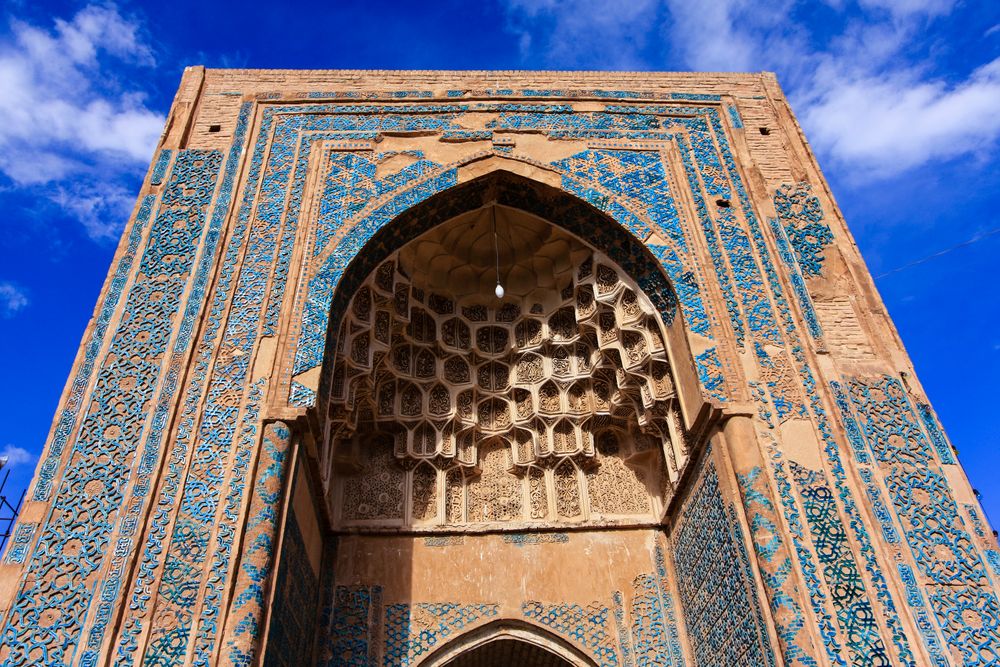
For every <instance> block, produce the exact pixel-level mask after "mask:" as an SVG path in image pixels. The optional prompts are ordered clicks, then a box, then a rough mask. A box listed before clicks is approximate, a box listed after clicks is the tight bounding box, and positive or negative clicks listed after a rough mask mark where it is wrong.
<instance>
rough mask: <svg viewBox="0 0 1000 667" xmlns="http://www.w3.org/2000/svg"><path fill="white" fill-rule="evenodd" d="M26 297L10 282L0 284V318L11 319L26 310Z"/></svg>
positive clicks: (22, 291) (23, 292)
mask: <svg viewBox="0 0 1000 667" xmlns="http://www.w3.org/2000/svg"><path fill="white" fill-rule="evenodd" d="M27 306H28V295H27V294H26V293H25V291H24V290H23V289H22V288H20V287H18V286H17V285H15V284H14V283H11V282H6V281H5V282H0V317H5V318H6V317H13V316H14V315H16V314H17V313H18V312H19V311H21V310H23V309H24V308H27Z"/></svg>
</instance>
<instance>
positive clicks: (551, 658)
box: [445, 639, 573, 667]
mask: <svg viewBox="0 0 1000 667" xmlns="http://www.w3.org/2000/svg"><path fill="white" fill-rule="evenodd" d="M572 664H573V663H571V662H567V661H566V660H563V659H562V658H561V657H559V656H558V655H556V654H555V653H552V652H551V651H548V650H546V649H544V648H542V647H541V646H537V645H535V644H529V643H528V642H525V641H521V640H519V639H497V640H494V641H491V642H489V643H487V644H483V645H481V646H478V647H476V648H474V649H471V650H469V651H465V652H464V653H461V654H459V655H458V656H457V657H455V658H454V659H452V660H449V661H448V662H447V663H445V667H507V666H508V665H524V666H525V667H528V666H530V667H568V666H570V665H572Z"/></svg>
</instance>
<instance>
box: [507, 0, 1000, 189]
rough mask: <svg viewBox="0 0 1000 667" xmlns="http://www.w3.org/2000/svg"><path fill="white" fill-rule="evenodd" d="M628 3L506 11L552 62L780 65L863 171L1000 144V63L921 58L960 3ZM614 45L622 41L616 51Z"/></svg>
mask: <svg viewBox="0 0 1000 667" xmlns="http://www.w3.org/2000/svg"><path fill="white" fill-rule="evenodd" d="M626 4H627V5H628V7H629V8H628V9H625V10H623V9H621V6H620V3H611V2H603V1H601V0H588V2H587V3H586V5H587V7H586V10H587V11H583V10H582V9H581V8H580V7H579V6H578V4H577V3H573V4H572V5H570V4H569V3H564V2H559V1H557V0H547V1H545V2H541V3H532V2H528V1H527V0H507V2H506V7H507V14H508V17H509V23H510V24H511V25H512V26H516V27H517V30H518V31H519V34H520V38H521V40H522V44H527V45H529V47H530V48H531V49H532V50H533V51H534V52H535V53H536V54H537V52H539V51H541V52H542V53H543V56H542V58H543V60H544V61H545V62H546V63H547V64H549V65H550V66H554V67H560V66H564V65H563V63H567V64H573V63H574V62H575V61H574V60H573V57H574V56H572V54H573V53H576V54H585V55H584V56H582V57H587V58H590V59H591V60H589V61H588V63H589V64H591V65H593V64H595V63H594V59H600V58H605V59H606V60H605V62H606V66H612V65H614V64H615V63H616V62H617V61H618V60H620V59H622V58H625V59H627V60H630V61H633V62H637V63H638V65H637V66H639V67H641V68H647V69H692V70H698V71H761V70H770V71H776V72H777V73H778V75H779V79H780V80H781V82H782V85H783V86H785V89H786V92H787V93H788V95H789V97H790V99H791V100H792V103H793V107H794V108H795V110H796V112H797V113H798V115H799V117H800V119H801V120H802V123H803V125H804V126H805V129H806V134H807V135H808V136H809V137H810V139H811V141H812V143H813V145H814V146H815V147H816V148H817V150H818V152H819V153H820V155H821V158H822V159H823V161H824V163H827V164H829V163H831V162H832V163H836V164H837V165H839V166H844V167H849V170H850V173H851V174H853V175H854V176H856V177H863V178H869V179H870V178H872V177H876V178H877V177H892V176H896V175H898V174H901V173H904V172H906V171H907V170H910V169H912V168H915V167H919V166H921V165H924V164H926V163H928V162H930V161H932V160H939V159H949V158H954V157H958V156H964V155H969V154H974V153H981V154H986V153H988V152H989V151H991V150H994V149H995V148H996V145H997V143H998V140H1000V59H996V60H985V59H984V60H983V61H981V62H979V63H976V64H975V65H974V66H973V68H972V69H971V71H969V72H968V73H967V74H965V75H962V74H961V73H959V75H958V76H957V77H956V76H955V73H954V72H948V73H947V74H948V75H949V78H948V79H945V78H944V76H943V75H938V74H935V72H934V69H933V67H932V65H933V60H932V58H930V57H929V56H926V57H925V56H922V55H921V53H922V50H923V51H927V52H930V51H931V50H933V48H936V47H934V45H933V44H931V43H930V42H929V38H927V37H926V36H925V33H926V28H927V26H928V24H929V23H932V22H934V21H937V20H941V17H945V16H947V15H948V14H949V13H950V12H951V11H952V10H953V9H954V7H955V2H954V0H860V3H859V4H858V5H855V4H853V3H846V2H843V1H842V0H828V1H827V2H826V4H825V5H821V4H820V3H807V2H804V1H799V2H796V0H779V1H778V2H772V3H759V2H752V1H751V0H717V1H715V2H710V3H704V2H694V1H692V0H659V1H657V2H652V1H650V0H643V1H642V2H638V3H635V5H634V6H633V5H631V4H628V3H626ZM540 18H541V19H544V20H543V21H539V20H538V19H540ZM525 26H529V27H525ZM984 37H985V36H984ZM616 41H617V44H624V46H623V47H621V46H618V45H617V44H616V46H615V47H614V48H612V47H611V46H610V45H611V44H615V43H616ZM655 44H664V45H666V46H664V47H662V48H660V49H657V48H653V47H650V46H649V45H655ZM984 52H985V49H984ZM576 57H577V58H579V57H581V56H576Z"/></svg>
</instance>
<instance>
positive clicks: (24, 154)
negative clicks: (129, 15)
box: [0, 5, 164, 238]
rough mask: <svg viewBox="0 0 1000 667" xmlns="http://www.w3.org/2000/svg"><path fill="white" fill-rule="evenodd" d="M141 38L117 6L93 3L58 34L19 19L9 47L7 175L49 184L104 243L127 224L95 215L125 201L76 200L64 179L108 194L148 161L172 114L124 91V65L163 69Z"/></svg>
mask: <svg viewBox="0 0 1000 667" xmlns="http://www.w3.org/2000/svg"><path fill="white" fill-rule="evenodd" d="M139 35H140V30H139V25H138V24H137V23H135V22H133V21H128V20H126V19H125V18H123V17H122V16H121V15H120V14H119V13H118V11H117V10H116V9H115V7H114V6H113V5H102V6H96V5H90V6H87V7H85V8H84V9H82V10H80V11H79V12H78V13H77V14H76V15H75V16H74V17H73V18H72V19H70V20H69V21H66V20H62V19H56V20H55V21H54V25H53V26H52V27H51V28H50V29H45V28H41V27H38V26H34V25H30V24H28V23H25V22H22V21H18V20H14V21H12V23H11V30H10V33H9V36H8V37H6V38H4V40H3V41H0V90H3V91H4V94H3V95H0V172H3V174H4V175H6V176H7V178H9V179H10V180H11V181H13V183H14V184H15V185H16V186H20V187H32V186H36V187H37V186H48V187H45V188H42V189H40V190H38V191H39V192H40V193H42V194H44V195H45V196H49V197H50V198H52V199H53V200H55V201H57V202H59V203H62V204H63V205H64V206H65V208H66V210H67V211H68V212H69V213H71V214H75V215H77V217H79V219H80V220H81V222H82V223H83V224H84V225H85V228H86V229H87V231H88V233H91V234H92V235H93V234H94V232H95V230H96V232H97V234H96V236H97V237H98V238H100V237H103V236H107V234H105V233H104V232H103V230H104V229H105V228H107V227H108V226H109V225H111V226H116V227H118V228H120V226H121V224H122V223H123V222H124V219H122V220H116V221H114V222H111V221H107V220H105V221H96V220H95V219H94V215H97V214H100V213H101V212H102V211H104V212H108V211H111V210H117V209H118V208H119V207H118V203H117V202H116V201H114V200H112V201H111V202H107V203H105V204H103V205H97V204H96V203H94V202H92V201H91V202H89V203H88V202H87V201H71V200H70V199H68V198H67V197H66V196H65V195H66V192H67V189H68V188H69V186H67V185H65V184H64V181H68V180H69V179H72V180H73V188H72V189H74V190H78V191H81V192H82V191H84V190H87V189H88V188H86V187H84V186H87V185H92V186H94V187H93V188H90V190H92V191H96V192H98V193H100V192H101V190H102V189H104V190H106V189H107V188H106V186H104V184H106V183H107V182H109V181H111V180H114V178H115V177H117V176H121V175H122V174H125V173H135V172H136V170H140V169H141V167H142V165H144V164H146V163H148V161H149V159H150V157H151V155H152V152H153V149H154V147H155V145H156V142H157V140H158V138H159V134H160V131H161V128H162V127H163V121H164V119H163V116H162V115H161V114H159V113H156V112H154V111H152V110H150V109H149V108H147V107H146V106H145V103H144V96H143V95H142V93H141V91H137V90H131V91H129V90H121V89H119V87H118V85H117V84H118V79H117V77H116V76H115V74H116V72H117V69H118V68H119V67H121V66H128V67H132V68H136V67H139V68H143V67H149V66H152V65H154V64H155V60H154V58H153V53H152V51H151V49H150V48H149V46H147V45H146V44H145V43H143V41H142V40H141V39H140V36H139Z"/></svg>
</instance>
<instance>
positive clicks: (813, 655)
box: [721, 406, 825, 665]
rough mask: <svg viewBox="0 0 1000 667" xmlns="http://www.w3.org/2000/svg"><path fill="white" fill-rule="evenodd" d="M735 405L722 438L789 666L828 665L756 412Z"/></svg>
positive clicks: (726, 419) (726, 415)
mask: <svg viewBox="0 0 1000 667" xmlns="http://www.w3.org/2000/svg"><path fill="white" fill-rule="evenodd" d="M733 408H737V406H732V407H730V408H728V409H727V410H726V414H725V415H723V420H724V421H723V424H722V434H721V435H722V438H721V439H722V440H723V442H724V443H725V446H726V452H727V454H728V455H729V460H730V462H731V465H732V467H733V472H734V473H735V474H736V480H737V482H738V486H739V493H740V500H741V502H742V505H743V511H744V512H745V514H746V519H747V522H748V524H749V528H750V541H751V542H753V547H754V554H755V556H756V561H757V568H758V570H759V571H760V574H761V579H762V580H763V582H764V591H765V593H766V595H767V600H768V604H769V606H770V609H771V618H772V619H773V622H774V628H775V631H776V633H777V635H778V641H779V642H780V646H781V653H782V656H783V657H784V659H785V662H786V664H788V665H821V664H824V663H825V659H824V654H823V653H822V652H821V651H820V650H819V649H818V648H817V644H816V642H815V641H814V637H813V633H812V632H811V631H810V629H809V627H810V623H809V622H808V621H807V620H806V617H805V615H804V614H803V611H802V606H801V605H800V602H799V601H800V600H801V599H803V596H802V591H801V589H800V588H799V586H798V584H797V583H796V581H795V578H794V572H795V571H796V569H797V568H796V567H795V564H794V561H793V560H792V552H791V550H790V548H789V546H788V543H787V541H786V540H785V539H784V536H783V534H782V531H781V528H780V526H781V523H780V519H779V517H778V513H777V507H778V505H777V502H776V499H775V498H774V496H773V494H772V491H771V488H770V486H769V485H768V483H767V472H766V470H767V468H766V466H765V461H764V457H763V455H762V453H761V447H760V444H759V442H758V441H757V434H756V431H755V429H754V422H753V420H754V417H753V415H755V414H756V410H754V409H753V408H752V407H747V409H746V411H745V414H744V413H743V412H741V411H740V410H739V409H738V408H737V409H733Z"/></svg>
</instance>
